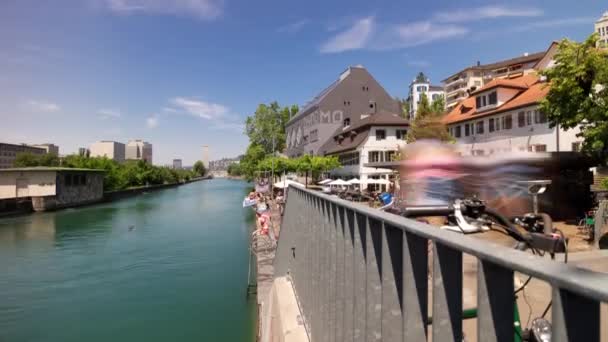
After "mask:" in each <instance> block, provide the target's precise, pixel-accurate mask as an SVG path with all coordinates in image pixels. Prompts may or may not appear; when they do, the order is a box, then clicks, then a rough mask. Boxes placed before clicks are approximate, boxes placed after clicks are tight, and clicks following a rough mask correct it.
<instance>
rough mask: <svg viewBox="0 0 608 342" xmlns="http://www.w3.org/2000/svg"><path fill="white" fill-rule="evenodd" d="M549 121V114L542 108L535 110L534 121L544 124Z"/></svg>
mask: <svg viewBox="0 0 608 342" xmlns="http://www.w3.org/2000/svg"><path fill="white" fill-rule="evenodd" d="M546 122H547V114H545V113H544V112H541V111H540V110H535V111H534V123H536V124H542V123H546Z"/></svg>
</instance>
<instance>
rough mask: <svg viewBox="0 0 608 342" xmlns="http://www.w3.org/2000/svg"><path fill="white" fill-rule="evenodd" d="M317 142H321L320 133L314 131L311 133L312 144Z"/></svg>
mask: <svg viewBox="0 0 608 342" xmlns="http://www.w3.org/2000/svg"><path fill="white" fill-rule="evenodd" d="M317 140H319V131H318V130H316V129H313V130H312V131H310V142H315V141H317Z"/></svg>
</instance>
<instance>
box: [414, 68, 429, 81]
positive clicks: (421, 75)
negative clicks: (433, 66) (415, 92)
mask: <svg viewBox="0 0 608 342" xmlns="http://www.w3.org/2000/svg"><path fill="white" fill-rule="evenodd" d="M427 80H428V78H427V77H426V75H425V74H424V73H423V72H422V71H421V72H419V73H418V75H416V83H426V82H427Z"/></svg>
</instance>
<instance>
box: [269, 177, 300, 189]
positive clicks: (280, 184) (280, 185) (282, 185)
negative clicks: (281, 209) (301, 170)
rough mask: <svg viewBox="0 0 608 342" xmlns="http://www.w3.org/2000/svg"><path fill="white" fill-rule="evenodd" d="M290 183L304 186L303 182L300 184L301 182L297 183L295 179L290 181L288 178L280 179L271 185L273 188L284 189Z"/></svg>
mask: <svg viewBox="0 0 608 342" xmlns="http://www.w3.org/2000/svg"><path fill="white" fill-rule="evenodd" d="M290 184H293V185H296V186H304V184H302V183H298V182H296V181H292V180H289V179H287V180H283V181H280V182H276V183H274V184H273V186H274V187H275V188H280V189H285V188H286V187H288V186H289V185H290Z"/></svg>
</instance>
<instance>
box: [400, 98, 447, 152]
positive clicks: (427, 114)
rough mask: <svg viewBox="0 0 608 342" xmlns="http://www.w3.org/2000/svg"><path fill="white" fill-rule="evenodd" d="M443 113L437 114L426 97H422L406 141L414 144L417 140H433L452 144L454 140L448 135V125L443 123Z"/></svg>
mask: <svg viewBox="0 0 608 342" xmlns="http://www.w3.org/2000/svg"><path fill="white" fill-rule="evenodd" d="M442 118H443V111H441V112H435V111H433V110H432V108H431V106H430V105H429V104H428V100H427V98H426V95H425V94H423V95H422V96H421V97H420V105H419V107H418V111H417V113H416V117H415V118H414V121H413V122H411V123H410V129H409V130H408V132H407V137H406V141H407V142H408V143H412V142H414V141H416V140H424V139H433V140H440V141H444V142H451V141H453V138H452V137H451V136H450V134H449V133H448V129H447V127H446V125H445V124H444V123H443V122H442V121H441V119H442Z"/></svg>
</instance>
